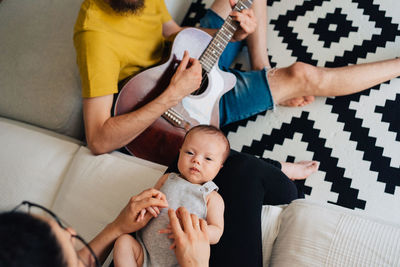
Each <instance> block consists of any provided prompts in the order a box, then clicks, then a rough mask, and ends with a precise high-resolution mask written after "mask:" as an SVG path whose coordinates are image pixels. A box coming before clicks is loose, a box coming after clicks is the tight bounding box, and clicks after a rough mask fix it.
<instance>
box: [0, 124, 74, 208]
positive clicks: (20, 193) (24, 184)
mask: <svg viewBox="0 0 400 267" xmlns="http://www.w3.org/2000/svg"><path fill="white" fill-rule="evenodd" d="M79 146H80V145H79V143H77V142H76V141H74V140H69V139H67V138H65V137H63V136H59V135H57V134H55V133H52V132H49V131H45V130H43V129H38V128H37V127H32V126H28V125H25V124H23V123H17V122H14V121H11V120H7V119H4V118H1V117H0V147H1V153H0V162H1V178H0V188H1V194H0V209H1V210H9V209H11V208H13V207H15V206H16V205H17V204H19V203H20V202H21V201H22V200H30V201H33V202H38V203H40V204H42V205H44V206H46V207H50V206H51V205H52V203H53V201H54V198H55V196H56V194H57V191H58V188H59V186H60V184H61V182H62V179H63V177H64V174H65V172H66V170H67V169H68V167H69V165H70V163H71V162H72V158H73V156H74V155H75V153H76V152H77V151H78V149H79Z"/></svg>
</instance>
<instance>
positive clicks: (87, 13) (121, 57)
mask: <svg viewBox="0 0 400 267" xmlns="http://www.w3.org/2000/svg"><path fill="white" fill-rule="evenodd" d="M171 19H172V18H171V15H170V14H169V12H168V10H167V8H166V6H165V3H164V0H146V1H145V7H144V8H143V9H142V10H141V11H140V13H138V14H118V13H116V12H115V11H114V10H113V9H112V8H111V7H110V6H109V5H108V4H107V3H106V2H105V1H104V0H85V1H84V2H83V3H82V6H81V10H80V12H79V15H78V19H77V21H76V24H75V28H74V45H75V49H76V52H77V62H78V67H79V71H80V74H81V81H82V97H96V96H104V95H109V94H114V93H117V92H118V81H121V80H123V79H125V78H126V77H128V76H129V75H132V74H135V73H137V72H139V71H140V70H142V69H143V68H146V67H149V66H151V65H154V64H156V63H158V62H159V61H160V59H161V57H162V53H163V49H164V42H165V39H164V37H163V35H162V24H163V23H164V22H167V21H169V20H171Z"/></svg>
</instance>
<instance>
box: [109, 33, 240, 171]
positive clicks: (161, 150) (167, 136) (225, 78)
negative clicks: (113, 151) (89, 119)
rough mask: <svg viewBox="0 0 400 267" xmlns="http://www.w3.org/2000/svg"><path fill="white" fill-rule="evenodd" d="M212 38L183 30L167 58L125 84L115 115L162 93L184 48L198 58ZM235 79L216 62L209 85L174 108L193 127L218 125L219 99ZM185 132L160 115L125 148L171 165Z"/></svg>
mask: <svg viewBox="0 0 400 267" xmlns="http://www.w3.org/2000/svg"><path fill="white" fill-rule="evenodd" d="M211 39H212V37H211V36H210V35H209V34H207V33H205V32H203V31H201V30H198V29H195V28H187V29H184V30H182V31H181V32H180V33H179V34H178V35H177V36H176V38H175V40H174V43H173V45H172V49H171V53H170V56H169V59H168V61H167V62H165V63H164V64H162V65H159V66H156V67H153V68H150V69H147V70H145V71H143V72H141V73H139V74H137V75H135V76H134V77H133V78H131V79H130V80H129V81H128V82H127V83H126V84H125V85H124V86H123V88H122V89H121V91H120V93H119V95H118V98H117V101H116V104H115V109H114V115H121V114H125V113H128V112H131V111H134V110H137V109H139V108H140V107H142V106H144V105H145V104H147V103H149V102H150V101H152V100H153V99H155V98H156V97H157V96H159V95H160V94H161V93H162V92H163V91H164V90H165V89H166V88H167V87H168V85H169V83H170V80H171V78H172V76H173V75H174V73H175V70H176V68H177V66H178V65H179V63H180V61H181V59H182V57H183V53H184V51H185V50H188V52H189V55H190V57H193V58H199V57H200V56H201V54H202V53H203V51H204V50H205V49H206V48H207V46H208V44H209V43H210V41H211ZM235 83H236V77H235V76H234V75H233V74H231V73H228V72H223V71H222V70H220V69H219V68H218V64H215V65H214V66H213V67H212V69H211V71H210V72H209V73H208V74H207V79H206V86H205V89H204V90H202V91H201V94H199V95H189V96H186V97H185V98H184V99H182V101H181V102H180V103H179V104H178V105H177V106H175V107H173V108H172V109H173V110H174V111H176V112H177V113H179V115H180V116H181V117H183V118H184V120H185V121H187V122H188V123H189V124H190V127H193V126H195V125H198V124H212V125H214V126H217V127H219V100H220V98H221V96H222V95H223V94H225V93H226V92H227V91H229V90H230V89H232V88H233V86H234V85H235ZM185 133H186V129H184V128H182V127H177V126H175V125H173V124H172V123H170V122H169V121H167V120H166V119H164V118H163V117H160V118H158V119H157V120H156V121H155V122H154V123H153V124H152V125H151V126H150V127H148V128H147V129H146V130H145V131H143V132H142V133H141V134H140V135H139V136H138V137H136V138H135V139H134V140H133V141H132V142H131V143H129V144H128V145H126V149H127V150H128V151H129V152H130V153H131V154H132V155H134V156H137V157H140V158H143V159H146V160H150V161H153V162H156V163H160V164H163V165H169V164H170V163H171V162H172V161H173V160H174V159H175V158H176V157H177V155H178V152H179V148H180V146H181V145H182V141H183V137H184V135H185Z"/></svg>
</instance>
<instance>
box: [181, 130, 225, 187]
mask: <svg viewBox="0 0 400 267" xmlns="http://www.w3.org/2000/svg"><path fill="white" fill-rule="evenodd" d="M225 150H226V145H225V143H224V142H223V141H222V139H221V137H220V136H218V135H215V134H209V133H205V132H193V133H190V134H189V135H188V136H187V137H186V139H185V142H184V143H183V145H182V147H181V150H180V154H179V160H178V169H179V172H180V173H181V175H182V176H183V177H184V178H185V179H186V180H188V181H189V182H191V183H194V184H203V183H205V182H208V181H211V180H212V179H214V177H215V176H216V175H217V174H218V172H219V170H220V169H221V167H222V161H223V155H224V152H225Z"/></svg>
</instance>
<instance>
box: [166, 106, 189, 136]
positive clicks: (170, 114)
mask: <svg viewBox="0 0 400 267" xmlns="http://www.w3.org/2000/svg"><path fill="white" fill-rule="evenodd" d="M162 117H163V118H164V119H166V120H167V121H168V122H169V123H171V124H172V125H174V126H175V127H179V128H182V129H185V130H186V131H188V130H189V129H190V128H191V124H190V123H189V122H188V121H186V120H185V119H184V118H183V117H182V116H181V115H180V114H179V113H178V112H177V111H176V110H174V109H173V108H170V109H168V110H167V111H165V112H164V114H163V115H162Z"/></svg>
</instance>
